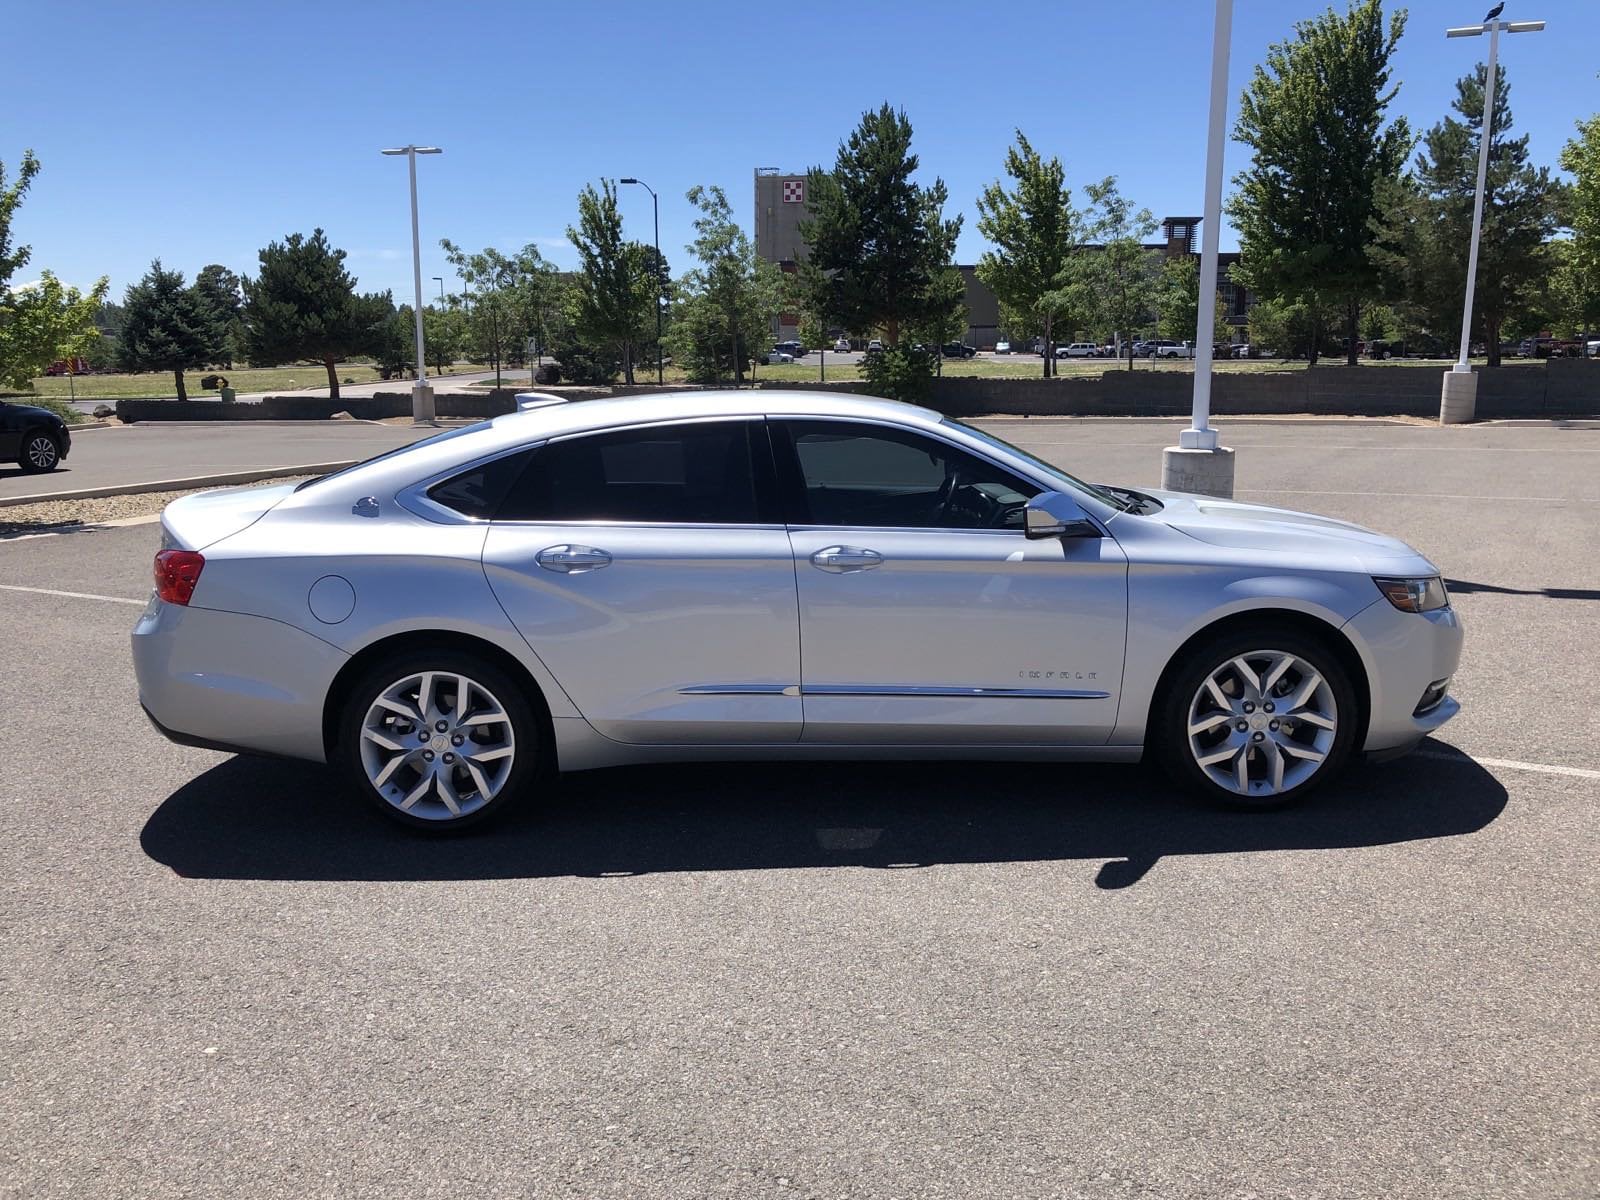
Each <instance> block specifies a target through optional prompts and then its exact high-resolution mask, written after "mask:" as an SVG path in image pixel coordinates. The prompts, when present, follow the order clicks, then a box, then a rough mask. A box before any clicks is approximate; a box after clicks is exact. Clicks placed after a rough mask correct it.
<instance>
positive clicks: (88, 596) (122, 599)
mask: <svg viewBox="0 0 1600 1200" xmlns="http://www.w3.org/2000/svg"><path fill="white" fill-rule="evenodd" d="M0 592H31V593H32V594H33V595H35V596H60V597H62V598H63V599H66V600H104V601H105V602H106V603H107V604H132V605H134V606H135V607H137V608H143V607H144V606H145V604H146V603H147V602H146V601H144V600H130V599H128V598H127V597H126V596H97V595H96V594H95V593H93V592H58V591H56V590H55V589H54V588H35V587H21V586H20V585H18V584H15V583H0Z"/></svg>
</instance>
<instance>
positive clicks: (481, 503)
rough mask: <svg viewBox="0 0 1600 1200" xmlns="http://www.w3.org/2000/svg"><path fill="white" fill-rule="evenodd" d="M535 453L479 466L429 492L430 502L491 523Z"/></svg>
mask: <svg viewBox="0 0 1600 1200" xmlns="http://www.w3.org/2000/svg"><path fill="white" fill-rule="evenodd" d="M532 454H533V451H531V450H523V451H520V452H519V453H516V454H507V455H503V456H502V457H500V458H495V459H490V460H489V461H488V462H485V463H479V464H478V465H477V466H475V467H472V468H471V469H469V470H466V471H463V472H461V474H459V475H453V476H451V477H450V478H449V479H446V480H445V481H444V482H443V483H436V484H434V485H433V486H432V487H431V488H429V489H428V499H430V500H432V501H433V502H434V503H435V504H442V505H443V506H444V507H445V508H448V509H453V510H454V511H456V512H458V513H460V514H461V515H462V516H464V517H472V518H473V519H475V520H479V521H487V520H490V519H491V518H493V517H494V515H495V513H496V512H497V511H498V510H499V508H500V505H501V504H502V503H503V502H504V501H505V498H506V494H507V493H508V492H510V490H511V489H512V487H513V486H514V485H515V484H516V482H517V479H518V478H519V477H520V476H521V475H522V472H523V471H524V470H526V469H527V466H528V460H529V458H530V457H531V456H532Z"/></svg>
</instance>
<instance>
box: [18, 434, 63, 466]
mask: <svg viewBox="0 0 1600 1200" xmlns="http://www.w3.org/2000/svg"><path fill="white" fill-rule="evenodd" d="M24 453H25V454H26V455H27V458H28V465H29V466H31V467H33V468H34V469H35V470H39V471H48V470H50V468H52V467H54V466H55V465H56V459H57V458H58V457H59V456H60V451H59V450H57V449H56V440H55V438H53V437H51V436H50V435H49V434H47V433H41V434H38V435H36V436H34V437H31V438H29V439H28V446H27V449H26V450H25V451H24Z"/></svg>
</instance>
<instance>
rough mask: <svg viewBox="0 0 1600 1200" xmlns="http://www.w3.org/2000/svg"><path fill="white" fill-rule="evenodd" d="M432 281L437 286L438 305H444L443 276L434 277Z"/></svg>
mask: <svg viewBox="0 0 1600 1200" xmlns="http://www.w3.org/2000/svg"><path fill="white" fill-rule="evenodd" d="M433 281H434V282H435V283H437V284H438V285H439V303H440V304H441V305H442V304H444V276H443V275H435V276H434V277H433Z"/></svg>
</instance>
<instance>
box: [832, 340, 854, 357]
mask: <svg viewBox="0 0 1600 1200" xmlns="http://www.w3.org/2000/svg"><path fill="white" fill-rule="evenodd" d="M833 349H834V351H835V352H836V353H838V354H848V353H849V352H850V339H849V338H835V339H834V343H833Z"/></svg>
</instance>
